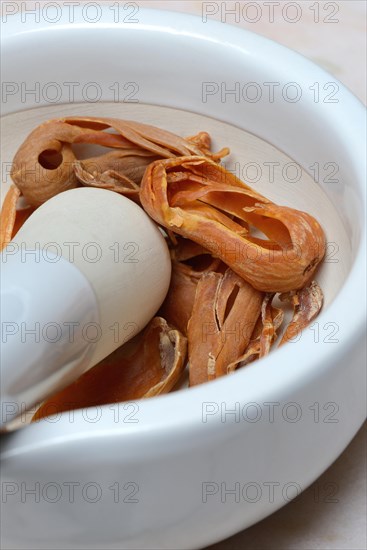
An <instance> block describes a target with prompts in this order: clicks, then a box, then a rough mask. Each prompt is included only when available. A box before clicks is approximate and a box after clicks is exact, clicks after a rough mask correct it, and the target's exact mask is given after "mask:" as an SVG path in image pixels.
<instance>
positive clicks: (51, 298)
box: [0, 188, 171, 426]
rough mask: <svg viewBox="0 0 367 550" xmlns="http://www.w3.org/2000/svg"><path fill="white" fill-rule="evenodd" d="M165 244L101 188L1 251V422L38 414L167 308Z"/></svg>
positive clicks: (59, 200) (135, 212)
mask: <svg viewBox="0 0 367 550" xmlns="http://www.w3.org/2000/svg"><path fill="white" fill-rule="evenodd" d="M170 275H171V262H170V256H169V251H168V248H167V246H166V243H165V241H164V238H163V236H162V234H161V232H160V231H159V229H158V228H157V226H156V225H155V224H154V223H153V222H152V220H151V219H150V218H149V217H148V216H147V215H146V214H145V212H144V211H143V209H142V208H140V207H139V206H137V205H136V204H135V203H133V202H132V201H131V200H129V199H127V198H125V197H122V196H121V195H118V194H117V193H113V192H111V191H107V190H104V189H94V188H78V189H73V190H70V191H65V192H64V193H60V194H59V195H57V196H55V197H53V198H52V199H50V200H49V201H47V202H46V203H45V204H43V205H42V206H40V207H39V208H38V209H37V210H36V211H35V212H34V213H33V214H32V215H31V217H30V218H29V219H28V220H27V221H26V222H25V224H24V225H23V226H22V228H21V229H20V230H19V232H18V233H17V235H16V236H15V238H14V239H13V240H12V241H11V243H9V245H8V246H7V247H6V248H5V249H4V250H3V252H2V254H1V329H2V334H1V349H0V352H1V353H0V359H1V367H0V368H1V410H2V412H1V421H0V426H3V425H5V424H7V423H8V422H10V421H13V420H14V419H15V418H17V417H18V416H19V415H20V414H22V413H24V412H25V411H27V410H29V409H31V408H33V407H35V406H36V405H37V404H38V403H40V402H41V401H42V400H44V399H45V398H46V397H48V396H49V395H51V394H52V393H55V391H57V390H60V389H62V388H63V387H65V386H66V385H67V384H69V383H71V382H72V381H73V380H75V379H76V378H78V377H79V376H80V375H81V374H82V373H83V372H85V371H86V370H88V369H89V368H91V367H93V366H94V365H96V364H97V363H98V362H99V361H101V360H102V359H103V358H104V357H106V356H107V355H109V354H110V353H112V352H113V351H114V350H115V349H116V348H118V347H119V346H121V345H122V344H123V343H125V342H126V341H128V340H129V339H130V338H132V337H133V336H134V335H135V334H137V333H138V332H139V331H140V330H142V329H143V328H144V326H145V325H146V324H147V323H148V322H149V320H150V319H151V318H152V317H153V316H154V314H155V313H156V311H157V310H158V309H159V307H160V305H161V303H162V302H163V300H164V298H165V296H166V293H167V290H168V286H169V282H170Z"/></svg>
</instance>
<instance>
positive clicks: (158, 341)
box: [33, 317, 186, 420]
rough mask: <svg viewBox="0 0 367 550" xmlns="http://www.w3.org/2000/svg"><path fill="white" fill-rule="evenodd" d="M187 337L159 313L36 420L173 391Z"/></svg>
mask: <svg viewBox="0 0 367 550" xmlns="http://www.w3.org/2000/svg"><path fill="white" fill-rule="evenodd" d="M185 359H186V338H185V337H184V336H183V335H182V334H181V333H180V332H179V331H178V330H176V329H174V328H173V327H171V326H169V325H168V324H167V322H166V321H165V320H164V319H162V318H161V317H155V318H154V319H153V320H152V321H151V322H150V323H149V325H148V327H147V328H146V329H145V330H144V331H143V332H142V333H140V334H139V335H138V336H136V337H135V339H134V341H132V342H129V343H127V344H125V345H124V346H121V347H120V348H118V349H117V350H116V351H114V352H113V353H112V354H111V355H109V357H107V358H106V359H104V360H103V361H101V362H100V363H99V364H98V365H96V366H95V367H94V368H92V369H91V370H89V371H87V372H86V373H85V374H83V375H82V376H80V377H79V378H78V380H76V381H75V382H73V383H72V384H70V385H69V386H68V387H67V388H65V389H64V390H62V391H60V392H58V393H56V394H54V395H53V396H52V397H50V398H49V399H47V400H46V401H45V402H44V403H43V404H42V405H41V407H40V408H39V409H38V410H37V412H36V414H35V415H34V418H33V420H39V419H40V418H42V417H44V416H48V415H50V414H56V413H59V412H63V411H67V410H72V409H81V408H83V407H91V406H96V405H104V404H108V403H117V402H120V401H131V400H134V399H140V398H146V397H153V396H155V395H160V394H162V393H167V392H169V391H170V390H171V389H172V388H173V387H174V386H175V384H176V383H177V382H178V380H179V379H180V377H181V374H182V372H183V370H184V368H185Z"/></svg>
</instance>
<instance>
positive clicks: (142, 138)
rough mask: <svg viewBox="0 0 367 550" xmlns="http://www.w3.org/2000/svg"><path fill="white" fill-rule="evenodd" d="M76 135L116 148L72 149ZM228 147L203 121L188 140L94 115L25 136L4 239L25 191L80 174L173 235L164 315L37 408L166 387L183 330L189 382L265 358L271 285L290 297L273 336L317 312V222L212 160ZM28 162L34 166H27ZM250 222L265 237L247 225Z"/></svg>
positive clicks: (15, 223) (30, 196)
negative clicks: (83, 152) (216, 144)
mask: <svg viewBox="0 0 367 550" xmlns="http://www.w3.org/2000/svg"><path fill="white" fill-rule="evenodd" d="M110 129H113V131H114V132H115V133H113V134H111V133H108V132H106V131H105V130H110ZM77 143H93V144H98V145H103V146H106V147H110V148H112V149H114V150H113V151H110V152H108V153H105V154H104V155H100V156H98V157H91V158H89V159H83V160H78V159H77V157H76V155H75V153H74V151H73V148H72V145H74V144H77ZM227 153H228V150H227V149H222V150H221V151H219V152H218V153H213V152H212V151H211V140H210V136H209V134H207V133H206V132H200V133H198V134H197V135H195V136H191V137H188V138H186V139H184V138H181V137H179V136H175V135H174V134H171V133H170V132H167V131H165V130H161V129H159V128H155V127H152V126H148V125H145V124H140V123H135V122H131V121H121V120H118V119H107V118H92V117H88V118H87V117H70V118H62V119H56V120H51V121H48V122H46V123H44V124H42V125H40V126H39V127H38V128H36V129H35V130H34V131H33V132H32V133H31V134H30V136H28V138H27V139H26V140H25V142H24V143H23V145H22V146H21V147H20V149H19V150H18V152H17V154H16V156H15V158H14V163H13V168H12V177H13V180H14V182H15V183H16V185H13V186H12V187H11V188H10V190H9V192H8V194H7V196H6V198H5V201H4V206H3V210H2V216H1V244H2V246H5V245H6V244H7V243H8V242H9V241H10V239H11V238H12V236H14V234H15V232H16V230H17V229H18V228H19V227H20V225H21V224H22V223H23V221H24V220H25V219H26V218H27V217H28V216H29V215H30V213H31V212H32V211H33V210H34V208H30V207H28V209H27V210H24V211H21V210H19V211H16V205H17V200H18V198H19V196H20V195H21V194H23V195H24V196H25V198H26V199H27V201H28V202H29V203H30V204H31V205H34V206H35V207H37V206H38V205H39V204H41V203H42V202H44V201H45V200H47V199H48V198H50V197H52V196H54V195H55V194H57V193H59V192H61V191H63V190H65V189H69V188H72V187H75V186H77V185H81V184H82V185H90V186H96V187H102V188H105V189H109V190H111V191H115V192H119V193H123V194H125V195H126V196H128V197H129V198H131V199H132V200H134V201H135V202H139V201H140V200H141V203H142V205H143V207H144V208H145V210H146V212H147V213H148V214H149V215H150V216H151V217H152V218H153V219H154V220H156V221H157V222H158V223H159V224H161V225H162V226H163V227H165V228H166V230H167V232H168V235H169V237H170V239H171V242H172V243H173V246H172V247H171V248H172V249H171V257H172V279H171V285H170V289H169V292H168V294H167V297H166V300H165V302H164V304H163V305H162V308H161V310H160V315H162V316H163V317H164V318H165V319H167V321H168V323H169V324H167V321H166V320H165V319H163V318H162V317H158V318H155V319H153V320H152V321H151V323H150V325H149V326H148V328H147V329H146V330H145V331H144V332H143V333H141V334H140V335H139V336H138V337H137V338H136V339H135V343H133V344H131V343H128V344H126V345H125V346H122V347H121V348H119V349H118V350H116V352H114V353H113V354H111V355H110V356H109V357H108V358H106V359H105V360H103V361H102V362H101V363H100V364H99V365H97V366H96V367H94V368H93V369H92V370H90V371H88V372H87V373H85V374H84V375H83V376H82V377H80V378H79V379H78V380H77V381H76V382H74V383H73V384H71V385H70V386H69V387H68V388H65V389H64V390H63V391H61V392H59V393H58V394H57V395H55V396H53V397H52V398H50V399H49V400H48V401H47V402H46V403H45V404H44V405H43V406H42V407H41V409H40V410H39V411H38V412H37V414H36V418H40V417H42V416H45V415H47V414H48V413H47V407H50V404H51V408H52V407H56V409H57V411H62V410H67V409H68V408H78V407H83V406H89V405H93V404H102V403H110V402H114V401H121V400H126V399H137V398H140V397H149V396H151V395H157V394H158V393H162V392H166V391H170V389H172V387H173V385H174V384H175V383H176V382H177V380H178V378H179V376H180V374H181V373H182V371H183V368H184V365H185V357H186V338H185V336H186V337H187V339H188V353H189V357H188V359H189V373H190V385H196V384H200V383H202V382H205V381H207V380H211V379H214V378H217V377H219V376H223V375H225V374H227V373H230V372H233V371H234V370H235V369H236V368H238V367H239V366H243V365H245V364H247V363H249V362H251V361H253V360H255V359H257V358H261V357H264V356H265V355H267V354H268V353H269V351H270V349H271V346H273V344H274V342H275V341H276V338H277V335H278V332H279V330H280V327H281V324H282V321H283V317H284V314H283V311H282V310H281V309H279V308H276V307H274V306H273V305H272V301H273V298H274V295H275V293H276V292H282V294H281V295H280V299H281V300H283V301H290V302H292V303H293V307H294V313H293V319H292V321H291V322H290V323H289V325H288V327H287V328H286V331H285V333H284V335H283V337H282V339H281V344H283V343H285V342H286V341H289V340H291V339H292V338H294V337H295V335H297V334H298V333H299V332H300V331H301V330H302V329H303V328H304V327H305V326H307V324H308V323H309V322H310V321H311V320H312V319H313V318H314V317H315V316H316V315H317V314H318V312H319V310H320V309H321V307H322V300H323V297H322V291H321V289H320V287H319V286H318V285H317V283H316V282H315V281H312V282H311V283H310V281H311V278H312V275H313V274H314V272H315V270H316V268H317V265H318V264H319V263H320V261H321V260H322V257H323V255H324V252H325V239H324V234H323V231H322V229H321V227H320V225H319V224H318V222H317V221H316V220H315V219H314V218H312V216H310V215H308V214H306V213H304V212H300V211H297V210H294V209H291V208H287V207H282V206H278V205H276V204H274V203H272V202H271V201H269V200H268V199H266V198H265V197H263V196H262V195H260V194H258V193H257V192H256V191H254V190H253V189H251V188H250V187H248V186H247V185H246V184H244V183H243V182H241V181H240V180H238V179H237V178H236V177H235V176H234V175H233V174H231V173H229V172H227V171H226V170H224V168H223V167H221V166H220V165H218V161H219V160H220V159H221V157H222V156H224V155H225V154H227ZM35 165H36V167H37V170H36V174H37V176H35V175H34V174H35V172H34V170H33V173H32V171H31V170H30V168H31V167H33V168H34V166H35ZM140 184H141V187H140ZM253 228H255V229H257V230H260V231H261V232H262V233H263V234H264V235H265V236H266V237H267V239H266V238H259V237H257V236H254V235H253V233H252V232H253ZM180 235H181V236H182V237H184V238H182V237H181V236H180ZM228 266H229V267H228ZM177 329H178V330H177ZM184 335H185V336H184ZM134 346H135V347H134ZM132 349H134V351H133V352H131V350H132ZM152 358H153V359H154V360H153V361H152ZM68 403H69V404H68ZM70 403H72V406H70ZM54 412H55V408H53V410H51V411H50V414H53V413H54Z"/></svg>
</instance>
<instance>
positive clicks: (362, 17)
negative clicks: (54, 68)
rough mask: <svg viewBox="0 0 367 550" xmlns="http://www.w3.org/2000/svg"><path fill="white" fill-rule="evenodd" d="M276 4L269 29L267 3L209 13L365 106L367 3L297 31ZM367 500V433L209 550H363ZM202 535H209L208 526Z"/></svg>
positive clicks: (218, 5) (349, 5)
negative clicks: (300, 58) (296, 59)
mask: <svg viewBox="0 0 367 550" xmlns="http://www.w3.org/2000/svg"><path fill="white" fill-rule="evenodd" d="M278 2H279V7H278V6H274V21H273V22H271V21H269V19H270V17H269V15H268V14H269V11H268V10H269V8H268V7H267V6H266V2H265V4H264V2H261V1H258V2H257V4H258V5H259V6H260V8H261V14H262V16H261V18H260V20H259V21H258V22H256V23H249V22H248V21H245V20H244V18H243V17H240V21H239V22H238V23H236V21H235V19H234V17H235V16H234V15H233V16H231V15H228V14H227V15H226V13H227V12H226V11H225V7H224V5H225V4H226V8H227V9H228V11H230V9H236V8H235V6H234V4H235V2H226V3H224V2H211V4H212V5H214V7H210V9H211V10H212V11H214V10H215V9H218V13H217V14H215V15H213V18H214V19H219V20H220V18H221V16H222V17H224V18H225V19H226V22H228V23H230V24H235V25H238V26H241V27H243V28H246V29H249V30H252V31H254V32H256V33H258V34H261V35H263V36H266V37H268V38H271V39H273V40H275V41H277V42H280V43H282V44H284V45H285V46H287V47H289V48H292V49H294V50H296V51H298V52H300V53H301V54H303V55H305V56H306V57H308V58H309V59H311V60H312V61H314V62H315V63H317V64H319V65H321V66H322V67H323V68H325V69H326V70H327V71H329V72H330V73H331V74H332V75H334V76H335V77H336V78H337V79H339V80H340V81H341V82H342V83H343V84H345V85H346V86H347V87H348V88H349V89H350V90H351V91H352V92H353V93H354V94H355V95H356V96H357V97H358V98H359V99H360V100H361V101H363V103H366V6H367V2H365V0H362V1H350V0H343V1H338V2H317V3H318V4H319V10H320V12H319V13H320V22H319V23H316V22H315V18H316V17H315V15H316V14H315V11H312V9H310V7H311V6H312V5H314V4H315V2H314V1H308V0H303V1H298V2H294V3H295V4H297V5H298V6H299V7H300V8H301V11H302V16H301V18H300V20H299V21H298V22H296V23H289V22H287V21H286V20H285V18H284V17H283V16H282V11H281V10H282V8H283V6H284V4H287V3H288V4H289V2H287V1H283V0H278ZM246 3H248V2H241V4H242V5H243V4H246ZM328 3H329V6H327V4H328ZM138 4H139V6H149V7H153V8H164V9H170V10H177V11H182V12H186V13H195V14H198V15H202V10H203V9H207V8H205V5H204V4H205V3H202V2H175V1H166V2H154V1H150V2H138ZM207 4H208V3H207ZM241 7H242V6H241ZM324 8H325V9H324ZM288 9H289V10H291V8H288ZM315 9H316V7H314V10H315ZM334 9H335V10H336V9H337V10H338V11H337V13H335V15H330V19H338V22H337V23H327V22H324V19H327V15H328V14H332V12H334ZM258 13H259V14H260V11H259V12H258ZM294 13H295V12H294ZM293 17H294V15H293V13H292V11H289V18H293ZM252 18H255V12H254V11H253V12H251V11H249V12H248V19H252ZM327 483H331V484H332V486H333V487H334V488H336V491H337V492H336V494H335V497H334V498H335V500H336V501H337V502H326V501H327V500H328V499H327V498H323V497H322V496H321V497H320V495H322V494H323V492H325V487H328V486H327V485H325V484H327ZM366 492H367V486H366V425H365V426H364V427H363V428H362V429H361V430H360V432H359V433H358V434H357V436H356V437H355V438H354V439H353V441H352V442H351V444H350V445H349V446H348V448H347V449H346V450H345V451H344V453H343V454H342V455H341V456H340V457H339V458H338V460H337V461H336V462H335V463H334V464H333V465H332V466H331V467H330V468H329V469H328V470H327V471H326V472H325V473H324V474H323V475H322V476H321V477H320V478H319V479H318V480H317V481H316V482H315V483H314V484H313V485H312V486H311V487H309V488H308V489H307V490H306V491H305V492H304V493H302V495H301V496H300V497H299V498H298V499H297V501H294V502H291V503H290V504H288V505H287V506H285V507H283V508H282V509H281V510H279V511H278V512H276V513H275V514H273V515H272V516H270V517H268V518H266V519H265V520H263V521H261V522H260V523H258V524H257V525H254V526H253V527H251V528H249V529H246V530H245V531H243V532H242V533H238V534H237V535H235V536H233V537H231V538H230V539H227V540H226V541H222V542H219V543H218V544H216V545H214V546H211V547H210V549H212V550H220V549H221V550H316V549H317V550H321V549H322V550H326V549H335V550H339V549H344V548H345V549H349V550H357V549H358V550H365V549H366V548H367V536H366V516H367V507H366ZM317 495H319V497H318V496H317ZM318 500H319V502H317V501H318ZM203 528H204V529H210V526H209V525H208V526H203Z"/></svg>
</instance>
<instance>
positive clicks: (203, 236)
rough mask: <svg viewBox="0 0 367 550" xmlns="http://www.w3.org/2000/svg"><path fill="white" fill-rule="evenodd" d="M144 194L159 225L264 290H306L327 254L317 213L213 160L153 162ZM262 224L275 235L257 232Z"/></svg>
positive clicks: (143, 199)
mask: <svg viewBox="0 0 367 550" xmlns="http://www.w3.org/2000/svg"><path fill="white" fill-rule="evenodd" d="M140 199H141V203H142V205H143V207H144V210H145V211H146V212H147V213H148V214H149V215H150V216H151V217H152V218H153V219H154V220H155V221H156V222H157V223H159V224H161V225H163V226H164V227H166V228H167V229H169V230H170V231H173V232H175V233H178V234H179V235H182V236H184V237H186V238H189V239H191V240H193V241H195V242H197V243H198V244H200V245H201V246H203V247H204V248H207V249H208V250H209V251H210V252H211V253H212V254H213V256H215V257H218V258H220V259H221V260H222V261H223V262H224V263H226V264H227V265H228V266H229V267H231V269H232V270H233V271H235V272H236V273H237V274H238V275H239V276H240V277H242V278H243V279H245V280H246V281H247V282H249V283H250V284H251V285H252V286H253V287H254V288H256V289H258V290H261V291H264V292H287V291H292V290H296V289H300V288H303V287H304V286H305V285H306V284H307V283H308V281H309V280H311V278H312V275H313V274H314V272H315V270H316V268H317V266H318V264H319V263H320V261H321V260H322V258H323V256H324V254H325V237H324V232H323V230H322V228H321V226H320V225H319V223H318V222H317V221H316V220H315V218H313V217H312V216H310V215H309V214H306V213H305V212H301V211H299V210H294V209H293V208H288V207H286V206H278V205H277V204H274V203H272V202H271V201H269V200H268V199H266V198H265V197H263V196H262V195H260V194H258V193H257V192H255V191H254V190H253V189H251V187H248V186H247V185H246V184H244V183H243V182H242V181H240V180H239V179H238V178H236V177H235V176H234V175H233V174H231V173H230V172H228V171H226V170H225V169H224V168H223V167H222V166H220V165H218V164H216V163H215V162H213V161H211V160H210V159H208V158H204V157H193V156H190V157H181V158H180V157H179V158H174V159H163V160H158V161H155V162H153V163H152V164H150V165H149V166H148V167H147V169H146V171H145V174H144V177H143V180H142V183H141V189H140ZM254 228H255V229H257V230H260V231H261V232H262V233H263V234H265V235H266V237H267V239H265V238H259V237H256V236H253V234H252V233H251V231H252V230H253V229H254Z"/></svg>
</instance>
